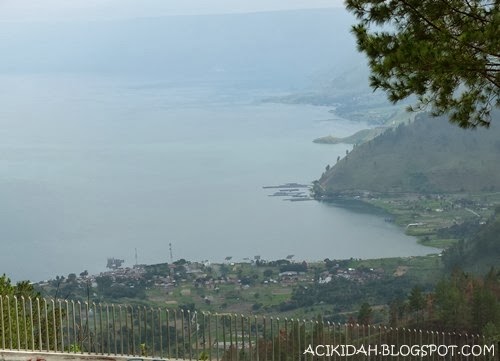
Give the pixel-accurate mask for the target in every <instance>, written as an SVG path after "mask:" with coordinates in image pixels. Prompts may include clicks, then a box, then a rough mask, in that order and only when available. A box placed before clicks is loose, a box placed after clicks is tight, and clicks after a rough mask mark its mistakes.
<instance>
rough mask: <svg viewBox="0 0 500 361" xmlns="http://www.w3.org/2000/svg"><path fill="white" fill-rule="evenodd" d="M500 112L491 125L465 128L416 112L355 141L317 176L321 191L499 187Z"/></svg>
mask: <svg viewBox="0 0 500 361" xmlns="http://www.w3.org/2000/svg"><path fill="white" fill-rule="evenodd" d="M499 122H500V116H499V114H498V113H496V114H494V119H493V121H492V126H491V127H490V128H489V129H472V130H464V129H461V128H459V127H457V126H456V125H452V124H450V123H449V122H448V121H447V119H446V118H444V117H441V118H433V117H430V116H429V115H427V114H419V115H418V116H417V117H416V118H415V120H414V121H413V122H411V123H409V124H408V123H406V124H400V125H399V126H397V127H395V128H389V129H388V130H387V131H385V132H384V133H382V134H381V135H379V136H377V137H376V138H374V139H372V140H370V141H368V142H366V143H363V144H360V145H358V146H355V147H354V149H353V150H352V151H351V152H350V153H349V154H348V155H346V156H345V157H344V158H342V159H340V160H339V161H338V162H337V163H336V164H335V165H334V166H332V167H331V168H330V169H329V170H328V171H327V172H325V173H324V174H323V176H322V177H321V178H320V180H319V185H320V186H321V189H322V190H323V192H324V193H325V194H332V195H333V194H336V193H341V192H349V191H355V190H366V191H374V192H419V193H435V192H462V191H473V192H476V191H498V190H500V171H499V168H498V165H499V164H500V124H498V123H499Z"/></svg>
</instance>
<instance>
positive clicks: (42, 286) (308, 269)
mask: <svg viewBox="0 0 500 361" xmlns="http://www.w3.org/2000/svg"><path fill="white" fill-rule="evenodd" d="M355 261H356V260H344V261H331V260H329V259H326V260H324V261H322V262H314V263H307V262H305V261H292V260H286V259H283V260H276V261H265V260H260V259H258V260H252V261H243V262H226V263H220V264H215V263H214V264H212V263H209V262H189V261H186V260H184V259H181V260H178V261H175V262H172V263H161V264H155V265H143V264H136V265H133V266H132V267H127V266H124V265H123V263H124V262H123V260H117V259H114V258H110V259H108V270H107V271H105V272H101V273H100V274H98V275H90V274H88V272H87V271H84V272H82V273H80V274H79V275H76V274H75V273H72V274H69V275H68V276H67V277H63V276H58V277H56V278H55V279H52V280H48V281H43V282H39V283H38V284H37V285H36V286H37V288H38V289H39V291H40V292H41V293H42V294H43V295H44V296H50V297H56V298H69V299H74V300H80V301H90V302H96V303H97V302H105V303H127V304H131V303H138V304H144V305H156V306H168V307H172V308H177V307H187V306H186V305H188V307H189V308H190V309H196V310H203V311H211V312H252V313H266V311H275V310H276V309H277V307H279V305H280V304H283V303H287V302H289V301H290V298H291V295H292V292H293V290H294V288H295V287H297V286H299V285H300V286H302V287H311V286H313V285H326V284H329V283H335V282H336V280H339V279H342V280H349V281H351V282H355V283H357V284H363V283H365V282H368V281H372V280H376V279H381V278H383V277H386V276H387V272H386V271H385V270H384V269H383V268H368V267H363V266H362V267H359V268H353V267H352V266H351V264H352V262H355ZM389 276H393V275H389Z"/></svg>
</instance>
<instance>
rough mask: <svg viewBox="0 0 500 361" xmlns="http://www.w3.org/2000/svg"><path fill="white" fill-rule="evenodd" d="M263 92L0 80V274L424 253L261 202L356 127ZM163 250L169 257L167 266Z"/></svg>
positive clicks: (389, 237)
mask: <svg viewBox="0 0 500 361" xmlns="http://www.w3.org/2000/svg"><path fill="white" fill-rule="evenodd" d="M272 91H273V90H270V89H266V90H262V89H257V90H256V89H240V88H238V87H235V86H227V85H223V86H221V85H220V84H210V83H207V84H203V83H201V84H200V83H196V85H190V84H183V83H172V82H168V81H159V80H156V79H132V78H113V77H104V76H83V75H73V74H65V75H61V74H58V75H56V74H48V75H40V74H38V75H34V74H31V75H2V76H0V137H1V138H0V139H2V142H1V144H0V200H1V203H0V237H1V243H2V251H1V253H0V265H1V269H0V272H4V273H6V274H7V275H9V276H10V277H11V278H12V279H14V280H21V279H30V280H32V281H38V280H42V279H47V278H51V277H55V276H56V275H65V276H66V275H67V274H68V273H70V272H76V273H79V272H82V271H83V270H85V269H87V270H88V271H89V272H91V273H97V272H99V271H103V270H104V266H105V265H106V259H107V258H108V257H115V258H120V259H124V260H125V266H132V265H133V264H134V263H135V261H136V260H135V255H136V250H137V261H138V262H139V263H149V264H151V263H160V262H171V261H172V260H176V259H179V258H185V259H187V260H193V261H200V260H208V261H211V262H221V261H223V260H224V259H225V258H226V257H232V259H233V260H235V261H237V260H242V259H244V258H250V259H252V258H253V257H254V256H256V255H260V256H261V257H262V258H263V259H268V260H272V259H279V258H284V257H286V256H287V255H294V259H295V260H308V261H310V260H321V259H324V258H327V257H328V258H330V259H340V258H351V257H354V258H379V257H390V256H412V255H422V254H427V253H431V252H432V251H433V250H432V249H429V248H427V247H423V246H421V245H418V244H417V243H416V239H415V238H412V237H408V236H405V235H404V234H403V232H402V231H401V230H400V229H398V228H396V227H395V226H394V225H393V224H389V223H386V222H384V219H383V218H382V217H380V216H377V215H371V214H363V213H359V212H353V211H350V210H348V209H345V208H340V207H335V206H334V205H331V204H324V203H319V202H315V201H307V202H286V201H283V198H281V197H269V195H270V194H272V192H271V191H270V190H268V189H263V188H262V187H263V186H266V185H278V184H283V183H288V182H298V183H311V182H312V181H313V180H314V179H317V178H318V177H319V176H320V175H321V173H322V172H323V171H324V168H325V166H326V165H327V164H333V162H334V161H335V160H336V158H337V156H339V155H342V154H345V151H346V149H350V146H347V145H342V144H341V145H320V144H314V143H313V142H312V140H313V139H314V138H317V137H319V136H324V135H327V134H334V135H336V136H347V135H350V134H352V133H354V132H355V131H357V130H360V129H362V128H365V127H366V126H367V125H366V124H360V123H354V122H350V121H348V120H345V119H341V118H338V117H336V116H335V115H334V114H333V113H331V112H330V110H331V108H328V107H314V106H307V105H287V104H271V103H262V102H261V101H260V99H262V98H263V97H265V96H268V95H270V93H272ZM170 245H171V248H172V256H171V254H170Z"/></svg>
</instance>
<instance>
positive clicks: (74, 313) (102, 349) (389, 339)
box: [0, 296, 498, 361]
mask: <svg viewBox="0 0 500 361" xmlns="http://www.w3.org/2000/svg"><path fill="white" fill-rule="evenodd" d="M0 315H1V319H0V348H2V349H8V350H26V351H35V352H38V351H40V352H42V351H48V352H55V353H63V352H65V353H67V352H69V353H78V354H87V353H92V354H103V355H117V356H119V355H128V356H140V357H152V358H158V359H167V358H168V359H187V360H217V361H229V360H231V361H233V360H234V361H254V360H255V361H288V360H290V361H292V360H293V361H313V360H320V359H321V360H387V359H391V360H403V359H404V360H412V359H415V360H417V359H418V360H443V359H447V360H472V359H474V360H493V359H494V360H498V354H497V351H498V350H497V349H495V348H494V347H495V346H492V345H488V344H486V340H485V339H484V337H482V336H479V335H476V334H468V333H444V332H433V331H423V330H415V329H405V328H390V327H383V326H374V325H358V324H338V323H331V322H324V321H322V320H320V319H318V320H302V319H300V320H299V319H290V318H278V317H263V316H245V315H237V314H213V313H201V312H190V311H184V310H180V309H175V310H173V309H168V308H151V307H142V306H130V305H113V304H111V305H110V304H100V303H87V302H83V303H82V302H75V301H68V300H53V299H44V298H35V299H31V298H27V299H26V298H23V297H19V298H18V297H12V296H10V297H9V296H0ZM432 345H435V348H436V349H434V347H433V346H432ZM492 348H493V349H492Z"/></svg>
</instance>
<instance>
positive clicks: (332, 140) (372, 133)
mask: <svg viewBox="0 0 500 361" xmlns="http://www.w3.org/2000/svg"><path fill="white" fill-rule="evenodd" d="M385 130H386V128H382V127H378V128H373V129H363V130H360V131H359V132H356V133H354V134H353V135H350V136H348V137H344V138H337V137H334V136H332V135H327V136H326V137H321V138H317V139H314V140H313V142H314V143H320V144H339V143H344V144H359V143H365V142H367V141H369V140H372V139H373V138H375V137H377V136H379V135H380V134H382V133H383V132H384V131H385Z"/></svg>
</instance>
